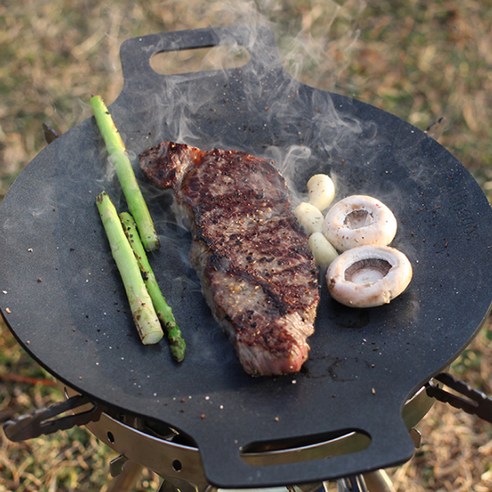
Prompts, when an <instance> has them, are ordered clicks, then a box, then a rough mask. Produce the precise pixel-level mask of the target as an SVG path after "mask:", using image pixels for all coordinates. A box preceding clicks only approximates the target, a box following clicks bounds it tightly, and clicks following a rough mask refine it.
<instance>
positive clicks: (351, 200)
mask: <svg viewBox="0 0 492 492" xmlns="http://www.w3.org/2000/svg"><path fill="white" fill-rule="evenodd" d="M396 229H397V223H396V218H395V216H394V215H393V212H392V211H391V210H390V209H389V208H388V207H387V206H386V205H385V204H384V203H382V202H381V201H380V200H378V199H377V198H373V197H371V196H367V195H352V196H348V197H346V198H344V199H343V200H340V201H339V202H337V203H335V205H333V207H331V208H330V210H328V212H327V214H326V216H325V220H324V222H323V234H324V235H325V236H326V238H327V239H328V241H330V243H331V244H333V246H334V247H335V248H336V249H337V250H338V251H346V250H347V249H350V248H354V247H356V246H363V245H368V244H371V245H376V246H387V245H388V244H389V243H391V241H393V238H394V237H395V235H396Z"/></svg>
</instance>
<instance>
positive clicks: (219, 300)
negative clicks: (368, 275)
mask: <svg viewBox="0 0 492 492" xmlns="http://www.w3.org/2000/svg"><path fill="white" fill-rule="evenodd" d="M140 165H141V168H142V170H143V172H144V174H145V175H146V177H147V178H148V179H149V180H150V181H151V182H153V183H154V184H155V185H156V186H158V187H160V188H171V189H172V190H173V192H174V196H175V205H176V206H177V213H178V214H179V215H180V216H181V218H183V219H184V222H185V223H186V224H187V225H188V226H189V228H190V230H191V232H192V236H193V243H192V248H191V261H192V264H193V266H194V268H195V269H196V271H197V273H198V276H199V278H200V280H201V284H202V290H203V293H204V296H205V298H206V300H207V302H208V304H209V306H210V308H211V309H212V312H213V314H214V316H215V318H216V319H217V320H218V322H219V323H220V324H221V325H222V326H223V327H224V328H225V330H226V332H227V333H228V335H229V337H230V338H231V340H232V341H233V343H234V346H235V348H236V351H237V354H238V356H239V360H240V362H241V364H242V366H243V368H244V369H245V371H246V372H247V373H249V374H252V375H279V374H288V373H294V372H298V371H299V370H300V368H301V366H302V364H303V363H304V362H305V360H306V359H307V357H308V352H309V345H308V344H307V342H306V340H307V337H309V336H310V335H311V334H312V333H313V329H314V328H313V325H314V319H315V316H316V308H317V305H318V301H319V291H318V273H317V269H316V266H315V264H314V261H313V258H312V255H311V253H310V251H309V248H308V244H307V237H306V236H305V234H304V233H303V232H302V231H301V229H300V228H299V226H298V224H297V222H296V219H295V217H294V215H293V213H292V210H291V205H290V201H289V192H288V189H287V186H286V184H285V181H284V179H283V177H282V176H281V175H280V174H279V173H278V171H277V170H276V169H275V167H274V165H273V163H272V162H270V161H268V160H266V159H262V158H259V157H255V156H252V155H250V154H247V153H245V152H239V151H230V150H220V149H214V150H211V151H202V150H200V149H197V148H196V147H190V146H188V145H184V144H177V143H173V142H162V143H160V144H159V145H157V146H155V147H152V148H151V149H148V150H147V151H145V152H144V153H142V154H141V155H140Z"/></svg>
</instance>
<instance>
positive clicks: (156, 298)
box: [120, 212, 186, 362]
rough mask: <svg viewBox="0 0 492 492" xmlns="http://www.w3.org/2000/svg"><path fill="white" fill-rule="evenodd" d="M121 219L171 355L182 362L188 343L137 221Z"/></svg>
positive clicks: (128, 216) (123, 217)
mask: <svg viewBox="0 0 492 492" xmlns="http://www.w3.org/2000/svg"><path fill="white" fill-rule="evenodd" d="M120 219H121V223H122V224H123V230H124V231H125V234H126V237H127V238H128V242H129V243H130V245H131V247H132V249H133V252H134V253H135V258H136V259H137V263H138V266H139V267H140V271H141V272H142V277H143V279H144V282H145V285H146V286H147V290H148V292H149V294H150V297H151V299H152V302H153V303H154V307H155V310H156V312H157V317H158V318H159V319H160V321H161V323H162V324H163V325H164V326H165V327H166V333H167V338H168V340H169V347H170V350H171V354H172V356H173V357H174V359H175V360H176V361H177V362H181V361H182V360H183V359H184V355H185V350H186V342H185V341H184V339H183V336H182V334H181V330H180V329H179V326H178V325H177V323H176V319H175V318H174V315H173V311H172V309H171V307H170V306H169V304H168V303H167V302H166V299H165V298H164V296H163V294H162V291H161V289H160V288H159V285H158V283H157V280H156V278H155V275H154V272H153V270H152V268H151V266H150V263H149V260H148V258H147V254H146V253H145V249H144V248H143V246H142V243H141V241H140V237H139V235H138V232H137V228H136V224H135V220H134V219H133V217H132V216H131V215H130V214H129V213H128V212H122V213H121V214H120Z"/></svg>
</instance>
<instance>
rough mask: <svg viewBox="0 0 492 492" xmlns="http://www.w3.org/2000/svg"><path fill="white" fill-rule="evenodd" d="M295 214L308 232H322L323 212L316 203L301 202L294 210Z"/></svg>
mask: <svg viewBox="0 0 492 492" xmlns="http://www.w3.org/2000/svg"><path fill="white" fill-rule="evenodd" d="M294 215H295V216H296V218H297V220H298V221H299V224H301V226H302V227H303V229H304V230H305V231H306V233H307V234H312V233H313V232H321V229H322V228H323V220H324V218H323V214H322V213H321V211H320V210H319V209H318V208H316V207H315V206H314V205H311V204H310V203H307V202H301V203H300V204H299V205H298V206H297V207H296V209H295V210H294Z"/></svg>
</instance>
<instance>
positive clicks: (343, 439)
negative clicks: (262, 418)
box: [241, 429, 372, 466]
mask: <svg viewBox="0 0 492 492" xmlns="http://www.w3.org/2000/svg"><path fill="white" fill-rule="evenodd" d="M371 441H372V439H371V437H370V436H369V435H368V434H367V433H366V432H363V431H360V430H358V429H346V430H343V431H340V432H336V433H327V434H319V435H315V436H305V437H298V438H292V439H285V440H282V439H281V440H278V441H257V442H254V443H250V444H248V445H247V446H244V447H243V448H242V450H241V451H242V452H241V458H242V459H243V460H244V461H245V462H246V463H248V464H250V465H255V466H270V465H279V464H287V463H298V462H302V461H313V460H318V459H327V458H333V457H335V456H342V455H345V454H351V453H355V452H358V451H363V450H364V449H367V448H368V447H369V445H370V444H371Z"/></svg>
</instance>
